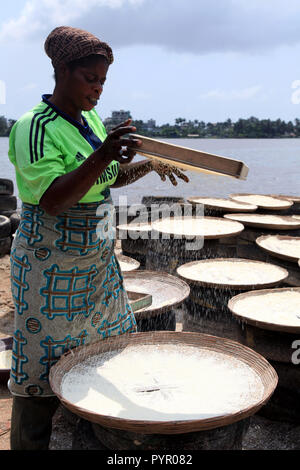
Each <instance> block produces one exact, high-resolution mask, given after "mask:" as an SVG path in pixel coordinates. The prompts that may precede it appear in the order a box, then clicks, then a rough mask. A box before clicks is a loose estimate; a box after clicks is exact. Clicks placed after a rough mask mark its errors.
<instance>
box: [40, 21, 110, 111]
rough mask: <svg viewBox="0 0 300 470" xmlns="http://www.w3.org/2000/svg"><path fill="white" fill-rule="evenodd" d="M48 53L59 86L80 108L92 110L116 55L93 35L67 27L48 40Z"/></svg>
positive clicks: (51, 34)
mask: <svg viewBox="0 0 300 470" xmlns="http://www.w3.org/2000/svg"><path fill="white" fill-rule="evenodd" d="M45 51H46V53H47V55H48V56H49V57H50V58H51V61H52V65H53V67H54V78H55V81H56V87H59V90H60V93H62V94H63V95H64V98H65V99H66V100H68V101H69V100H71V101H74V100H75V103H74V104H75V105H76V106H78V109H81V110H84V111H88V110H90V109H92V108H93V107H94V106H95V105H96V104H97V101H98V99H99V96H100V94H101V92H102V88H103V85H104V82H105V80H106V74H107V70H108V67H109V65H110V64H111V63H112V62H113V54H112V50H111V48H110V47H109V46H108V44H106V43H104V42H102V41H100V40H99V39H98V38H96V37H95V36H94V35H92V34H91V33H89V32H87V31H84V30H81V29H78V28H71V27H67V26H61V27H58V28H55V29H54V30H53V31H52V32H51V33H50V34H49V36H48V37H47V39H46V42H45Z"/></svg>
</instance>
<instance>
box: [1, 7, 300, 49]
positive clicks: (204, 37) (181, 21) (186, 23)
mask: <svg viewBox="0 0 300 470" xmlns="http://www.w3.org/2000/svg"><path fill="white" fill-rule="evenodd" d="M299 21H300V2H299V1H298V0H288V2H286V1H284V0H264V1H263V2H262V1H261V0H252V1H251V2H249V0H247V1H246V0H201V1H199V0H186V1H185V2H182V0H163V1H159V0H88V1H82V0H64V1H63V0H28V1H27V3H26V6H25V7H24V9H23V11H21V13H20V15H19V16H17V17H16V18H15V19H13V20H11V21H9V22H7V23H6V24H3V25H2V27H1V28H0V42H5V41H6V42H8V41H11V40H22V41H24V40H29V39H30V40H39V41H42V40H43V39H45V37H46V36H47V34H48V33H49V32H50V31H51V29H53V28H54V27H55V26H58V25H61V24H70V25H71V26H77V27H82V28H83V29H87V30H89V31H91V32H93V33H94V34H97V35H99V36H100V37H101V38H104V40H106V41H107V42H109V43H110V44H111V45H112V46H113V47H124V46H125V47H126V46H130V45H152V46H160V47H164V48H166V49H169V50H173V51H176V52H191V53H193V54H207V53H211V52H225V51H231V52H232V51H233V52H240V53H243V54H245V53H253V52H254V53H257V52H261V51H266V50H272V49H276V48H277V47H279V46H282V45H287V46H289V45H294V44H298V43H299V42H300V36H299Z"/></svg>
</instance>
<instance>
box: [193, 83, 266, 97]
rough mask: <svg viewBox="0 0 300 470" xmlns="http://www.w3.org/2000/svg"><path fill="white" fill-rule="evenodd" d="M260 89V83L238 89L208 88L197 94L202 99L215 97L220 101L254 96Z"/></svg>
mask: <svg viewBox="0 0 300 470" xmlns="http://www.w3.org/2000/svg"><path fill="white" fill-rule="evenodd" d="M261 90H262V87H261V86H260V85H256V86H252V87H247V88H243V89H240V90H220V89H215V90H210V91H208V92H206V93H202V94H200V95H199V98H200V99H202V100H207V99H215V100H222V101H232V100H249V99H252V98H254V97H256V96H257V95H258V94H259V92H260V91H261Z"/></svg>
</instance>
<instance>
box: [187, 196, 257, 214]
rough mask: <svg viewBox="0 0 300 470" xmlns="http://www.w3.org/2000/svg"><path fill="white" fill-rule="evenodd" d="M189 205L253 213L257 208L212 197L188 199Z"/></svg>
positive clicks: (252, 205)
mask: <svg viewBox="0 0 300 470" xmlns="http://www.w3.org/2000/svg"><path fill="white" fill-rule="evenodd" d="M189 201H190V202H191V203H195V204H203V205H204V206H212V207H216V208H221V209H223V208H224V209H231V210H235V209H237V210H238V209H241V210H249V211H254V210H256V209H257V206H256V205H254V204H247V203H244V202H240V201H234V200H230V199H225V198H224V199H222V198H214V197H193V198H189Z"/></svg>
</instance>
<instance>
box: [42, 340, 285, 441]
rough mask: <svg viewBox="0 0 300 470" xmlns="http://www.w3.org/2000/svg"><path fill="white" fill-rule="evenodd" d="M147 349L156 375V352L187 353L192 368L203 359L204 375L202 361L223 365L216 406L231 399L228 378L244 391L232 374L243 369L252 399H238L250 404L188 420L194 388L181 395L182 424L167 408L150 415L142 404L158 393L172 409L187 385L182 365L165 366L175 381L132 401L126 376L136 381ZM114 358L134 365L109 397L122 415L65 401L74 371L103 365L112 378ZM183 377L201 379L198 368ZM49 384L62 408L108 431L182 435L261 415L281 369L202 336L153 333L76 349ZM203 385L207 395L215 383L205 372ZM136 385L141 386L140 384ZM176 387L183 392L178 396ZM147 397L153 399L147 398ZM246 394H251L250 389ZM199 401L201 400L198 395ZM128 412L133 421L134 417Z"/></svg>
mask: <svg viewBox="0 0 300 470" xmlns="http://www.w3.org/2000/svg"><path fill="white" fill-rule="evenodd" d="M145 348H146V352H147V351H150V352H149V357H148V356H146V357H148V360H145V361H143V362H142V363H143V364H144V370H145V372H147V371H148V372H149V374H152V375H153V374H155V373H156V372H157V371H156V369H155V370H154V368H153V364H151V360H150V358H151V351H156V353H157V354H160V351H162V352H163V353H164V354H162V356H163V357H164V358H167V357H168V356H169V357H172V354H176V352H177V353H179V354H181V357H182V360H183V361H185V362H184V364H185V365H186V364H187V362H186V361H189V360H191V361H192V360H193V358H195V355H196V357H197V358H198V357H199V370H201V365H203V360H204V359H202V358H208V359H209V358H212V359H213V363H214V366H213V367H217V366H216V365H218V367H219V369H220V370H224V371H226V373H225V374H221V375H219V381H220V383H219V384H218V387H217V388H215V389H214V390H212V392H211V396H210V397H209V399H208V401H210V402H211V403H214V399H215V398H216V399H217V396H218V397H221V400H222V396H223V395H222V393H224V396H223V399H224V400H225V393H226V392H225V390H223V389H222V383H223V381H226V380H227V382H228V379H230V383H231V386H233V387H236V388H237V387H238V384H237V383H234V382H233V384H232V382H231V375H232V374H233V373H234V374H240V369H241V370H243V371H244V375H243V376H242V377H243V378H242V379H241V380H244V383H245V384H246V387H247V394H246V395H243V394H242V395H237V396H239V397H240V398H239V399H238V401H240V400H242V401H243V399H245V396H247V402H245V403H244V404H243V405H242V406H240V405H239V406H237V407H235V406H234V405H233V408H232V410H231V411H230V412H226V413H224V414H222V412H220V410H221V409H222V407H223V404H222V401H221V408H220V409H219V412H218V413H217V414H215V412H214V411H211V412H210V409H207V410H206V412H203V413H201V415H199V414H198V415H197V413H196V412H190V413H189V414H188V415H186V414H185V415H184V414H183V412H182V409H185V406H188V405H190V402H189V397H190V396H193V392H194V391H193V389H189V388H188V390H190V393H182V395H181V403H182V407H179V409H177V410H176V416H177V418H176V419H174V418H173V414H170V413H169V412H167V411H165V410H164V409H162V410H160V411H159V412H158V411H155V412H154V413H150V415H149V407H148V408H147V409H146V410H145V409H144V408H145V407H143V406H140V405H139V403H140V402H139V400H146V401H147V400H149V397H151V395H150V394H151V393H152V394H153V393H158V394H159V396H162V395H163V393H166V394H167V397H166V404H167V406H168V409H169V407H170V406H172V402H173V399H172V390H173V393H174V394H176V393H179V392H180V391H181V388H179V390H178V386H179V387H180V385H178V384H180V383H182V382H180V379H181V376H178V374H177V373H176V370H177V366H178V368H179V366H180V363H179V362H177V363H175V364H173V365H172V367H171V369H170V368H169V367H168V366H167V365H166V364H165V362H164V361H162V362H161V365H160V369H161V370H165V371H166V373H168V372H169V374H167V375H166V377H169V381H166V380H165V382H164V383H160V382H159V380H157V383H156V389H155V390H154V389H151V390H150V388H151V387H150V388H149V387H148V385H147V380H145V383H144V381H142V383H140V386H141V387H142V388H143V387H144V388H145V389H144V388H143V389H141V390H136V389H135V390H134V392H135V393H137V394H138V393H139V395H138V396H139V399H137V401H134V400H133V401H132V399H129V398H128V397H131V396H132V395H128V394H126V390H127V389H126V386H125V382H126V373H127V371H130V372H129V375H130V377H132V376H133V377H135V375H134V373H135V370H136V368H137V369H138V367H137V363H138V362H139V363H141V360H139V361H138V360H136V361H135V360H134V358H136V359H140V357H139V355H140V354H141V355H142V358H143V357H144V356H143V354H145ZM124 355H125V356H124ZM130 356H132V359H131V360H129V358H130ZM108 357H113V359H115V360H116V361H119V360H121V359H122V357H123V359H124V357H125V358H127V361H128V362H127V364H126V362H125V366H124V367H123V370H122V374H123V375H122V377H123V378H124V385H121V386H120V388H115V389H113V392H111V393H110V394H109V396H108V397H107V398H112V400H113V403H116V404H117V405H118V404H121V411H120V412H119V413H118V415H117V416H116V415H114V416H113V415H112V414H109V413H108V412H107V407H104V408H103V409H102V408H101V403H102V402H97V411H96V412H95V411H94V410H93V409H90V407H89V406H88V407H87V406H79V405H78V404H75V403H74V402H72V401H70V399H67V398H66V396H65V395H66V394H67V390H68V387H67V384H68V380H69V378H70V376H72V374H73V371H76V370H77V369H78V368H79V369H80V370H84V368H85V366H86V364H90V363H92V362H93V361H96V362H97V361H99V360H100V361H101V360H102V362H103V363H104V364H106V373H109V372H111V368H110V364H111V362H110V359H107V358H108ZM86 361H87V362H86ZM104 361H106V362H104ZM214 361H215V362H214ZM166 363H168V361H166ZM168 364H169V363H168ZM151 365H152V367H151ZM173 367H174V369H173ZM73 368H74V369H73ZM164 368H165V369H164ZM70 371H71V372H70ZM211 371H212V369H208V371H207V374H206V375H207V376H209V375H210V373H211ZM103 373H104V372H103ZM74 374H75V372H74ZM100 375H101V374H100ZM183 375H184V376H185V377H187V378H190V379H195V378H197V368H196V369H193V370H191V371H190V373H189V369H187V370H185V372H184V374H183ZM122 377H121V378H122ZM139 377H140V375H139ZM143 377H144V376H143ZM237 377H239V375H237ZM49 379H50V385H51V387H52V390H53V392H54V393H55V394H56V395H57V396H58V398H59V399H60V401H61V403H62V404H63V405H64V406H65V407H66V408H68V409H69V410H70V411H72V412H73V413H75V414H77V415H78V416H81V417H83V418H84V419H86V420H88V421H91V422H93V423H96V424H100V425H101V426H104V427H107V428H115V429H122V430H127V431H133V432H138V433H143V434H153V433H154V434H155V433H158V434H182V433H189V432H194V431H201V430H206V429H214V428H218V427H222V426H226V425H228V424H231V423H234V422H237V421H240V420H243V419H245V418H247V417H249V416H251V415H253V414H255V413H256V412H257V411H258V410H259V409H260V408H261V407H262V406H263V405H264V404H265V403H266V402H267V401H268V400H269V398H270V397H271V395H272V393H273V392H274V390H275V388H276V386H277V381H278V377H277V374H276V372H275V370H274V369H273V367H272V366H271V365H270V364H269V363H268V362H267V360H266V359H264V358H263V357H262V356H261V355H259V354H257V353H256V352H255V351H253V350H252V349H249V348H248V347H245V346H243V345H241V344H239V343H237V342H235V341H231V340H227V339H224V338H219V337H216V336H211V335H205V334H201V333H190V332H158V331H157V332H150V333H148V332H147V333H131V334H124V335H121V336H115V337H110V338H106V339H104V340H100V341H99V342H97V343H94V344H91V345H88V346H80V347H78V348H76V349H74V350H70V351H68V352H67V353H65V354H64V355H63V356H62V357H61V358H60V359H59V361H58V362H57V363H56V364H55V365H54V366H53V367H52V368H51V370H50V376H49ZM80 380H81V383H83V384H84V385H85V387H87V388H89V386H91V387H93V383H94V382H93V383H92V384H89V383H88V382H86V380H85V377H83V378H81V379H80ZM200 380H202V386H203V388H206V391H207V390H209V387H210V386H211V383H210V382H209V380H207V381H206V382H205V376H203V373H202V375H201V376H200ZM113 383H114V382H113ZM120 383H121V382H120ZM183 383H184V381H183ZM132 384H133V385H134V386H135V382H134V381H133V382H132ZM133 385H132V386H133ZM188 385H189V384H188ZM176 386H177V392H175V391H174V390H175V389H176ZM74 387H76V381H75V382H74ZM147 387H148V388H147ZM174 387H175V388H174ZM183 390H184V389H183ZM142 392H143V393H142ZM146 392H147V393H148V395H147V394H146V395H145V393H146ZM244 393H246V390H245V391H244ZM190 394H192V395H190ZM214 394H215V396H214ZM84 396H85V395H84ZM141 397H142V398H141ZM152 397H153V395H152ZM196 397H198V395H197V394H196ZM248 398H249V401H248ZM226 399H227V395H226ZM169 400H171V401H169ZM154 402H155V400H154ZM77 403H78V402H77ZM250 403H251V404H250ZM133 405H134V406H133ZM198 406H200V408H201V409H202V410H205V409H206V401H204V402H203V401H201V400H200V402H199V403H198ZM108 408H109V407H108ZM192 408H193V406H192ZM132 410H133V411H132ZM129 411H130V412H131V414H130V413H129ZM151 411H152V410H151ZM128 413H129V416H132V418H130V419H129V418H128ZM145 413H146V416H148V417H147V419H140V417H141V416H144V414H145ZM147 413H148V414H147ZM122 416H124V417H122ZM136 416H138V417H139V419H136ZM149 416H150V418H149ZM151 416H154V417H155V418H154V419H151ZM178 416H179V417H178ZM180 416H182V418H180Z"/></svg>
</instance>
